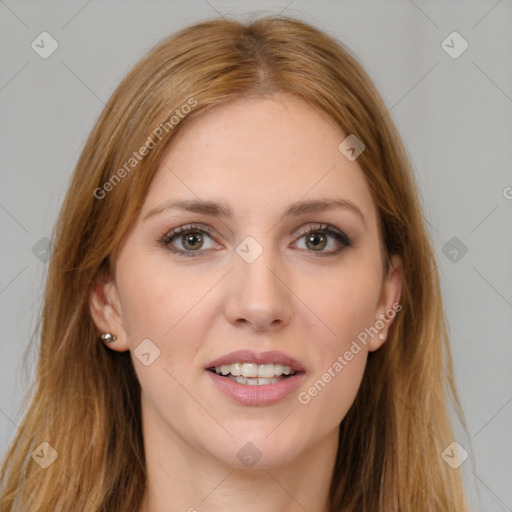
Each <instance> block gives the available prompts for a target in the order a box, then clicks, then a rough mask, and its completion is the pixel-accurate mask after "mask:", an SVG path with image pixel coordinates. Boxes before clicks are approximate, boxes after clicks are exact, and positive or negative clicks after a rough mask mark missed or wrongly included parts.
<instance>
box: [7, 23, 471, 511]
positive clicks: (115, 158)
mask: <svg viewBox="0 0 512 512" xmlns="http://www.w3.org/2000/svg"><path fill="white" fill-rule="evenodd" d="M54 244H55V250H54V254H53V256H52V260H51V263H50V268H49V274H48V282H47V288H46V295H45V304H44V311H43V316H42V327H41V351H40V355H39V363H38V368H37V378H36V383H35V387H34V390H33V394H32V395H31V396H32V401H31V404H30V406H29V408H28V410H27V412H26V415H25V418H24V419H23V422H22V423H21V425H20V430H19V433H18V435H17V437H16V438H15V440H14V442H13V445H12V447H11V448H10V451H9V452H8V454H7V456H6V458H5V462H4V465H3V467H2V473H1V480H2V493H1V499H0V503H1V507H0V509H1V510H2V511H21V510H23V511H26V510H30V511H31V512H35V511H48V510H52V511H53V510H63V511H69V510H87V511H89V510H90V511H93V510H94V511H96V510H101V511H105V512H106V511H108V512H113V511H127V510H130V511H137V512H148V511H151V512H160V511H164V510H165V511H168V510H190V511H193V510H198V511H201V510H204V511H207V510H215V511H220V510H233V509H235V508H236V509H237V510H238V509H243V510H269V511H278V510H286V511H295V510H308V511H319V512H325V511H336V512H338V511H339V512H341V511H343V512H349V511H358V512H370V511H372V512H374V511H391V510H393V511H395V510H396V511H398V510H401V511H405V510H414V511H425V512H426V511H429V512H431V511H443V512H446V511H457V512H459V511H465V510H467V506H466V503H465V498H464V496H463V492H462V484H461V477H460V474H459V472H458V470H456V469H453V468H452V467H450V466H449V465H448V464H447V463H446V462H445V461H444V460H443V458H442V456H441V454H442V453H443V450H445V449H446V448H447V447H448V446H449V445H450V443H452V441H453V434H452V430H451V426H450V422H449V417H448V413H447V398H449V397H446V396H445V389H449V390H450V392H451V398H452V399H453V401H454V404H455V406H456V408H457V411H458V412H459V414H460V416H461V417H462V413H461V412H460V405H459V402H458V398H457V394H456V391H455V387H454V381H453V375H452V370H451V359H450V350H449V344H448V337H447V333H446V329H445V323H444V313H443V305H442V301H441V294H440V289H439V281H438V275H437V270H436V266H435V261H434V257H433V252H432V249H431V243H430V241H429V238H428V235H427V231H426V229H425V226H424V221H423V218H422V211H421V207H420V202H419V199H418V195H417V191H416V185H415V182H414V179H413V177H412V173H411V170H410V164H409V162H408V159H407V156H406V153H405V151H404V148H403V145H402V143H401V141H400V139H399V137H398V134H397V131H396V128H395V127H394V125H393V123H392V121H391V119H390V116H388V115H387V111H386V108H385V106H384V104H383V101H382V100H381V98H380V96H379V95H378V93H377V91H376V90H375V88H374V86H373V85H372V83H371V80H370V79H369V77H368V75H367V74H366V73H365V71H364V70H363V69H362V68H361V66H360V64H358V63H357V61H356V60H355V59H354V58H353V57H352V56H351V55H350V54H349V52H348V51H347V50H346V49H345V48H344V47H343V45H341V44H340V43H338V42H336V41H334V40H333V39H332V38H330V37H329V36H327V35H326V34H324V33H322V32H320V31H319V30H317V29H315V28H313V27H311V26H309V25H307V24H305V23H303V22H300V21H297V20H294V19H291V18H286V17H267V18H262V19H258V20H255V21H253V22H251V23H249V24H247V25H244V24H242V23H240V22H237V21H233V20H229V21H228V20H214V21H207V22H203V23H199V24H196V25H194V26H191V27H188V28H186V29H184V30H182V31H180V32H179V33H177V34H175V35H173V36H171V37H169V38H167V39H166V40H164V41H163V42H161V43H160V44H159V45H157V47H155V48H154V49H153V50H152V51H151V52H150V53H149V54H148V55H147V56H146V57H145V58H144V59H143V60H142V61H141V62H140V63H138V64H137V65H136V66H135V68H134V69H133V70H132V71H131V72H130V73H129V74H128V76H127V77H126V78H125V79H124V81H123V82H122V83H121V84H120V86H119V87H118V88H117V90H116V91H115V93H114V94H113V96H112V98H111V99H110V101H109V103H108V105H107V106H106V108H105V109H104V111H103V113H102V115H101V117H100V119H99V121H98V122H97V124H96V126H95V127H94V129H93V131H92V133H91V135H90V137H89V139H88V141H87V144H86V146H85V148H84V150H83V152H82V155H81V157H80V159H79V161H78V164H77V167H76V170H75V173H74V175H73V180H72V183H71V185H70V188H69V191H68V194H67V196H66V199H65V202H64V205H63V207H62V210H61V213H60V217H59V220H58V224H57V227H56V233H55V236H54ZM445 384H448V388H445Z"/></svg>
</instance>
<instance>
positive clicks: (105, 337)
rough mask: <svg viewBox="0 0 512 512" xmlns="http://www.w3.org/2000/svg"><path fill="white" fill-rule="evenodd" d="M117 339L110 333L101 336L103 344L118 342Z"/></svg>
mask: <svg viewBox="0 0 512 512" xmlns="http://www.w3.org/2000/svg"><path fill="white" fill-rule="evenodd" d="M116 339H117V338H116V337H115V336H114V335H113V334H110V333H109V332H106V333H104V334H102V335H101V341H103V343H112V342H113V341H116Z"/></svg>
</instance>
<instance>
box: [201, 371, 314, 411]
mask: <svg viewBox="0 0 512 512" xmlns="http://www.w3.org/2000/svg"><path fill="white" fill-rule="evenodd" d="M206 373H207V374H208V375H209V376H210V378H211V379H212V380H213V382H214V383H215V384H216V385H217V386H218V388H219V389H220V390H221V391H222V392H223V393H224V394H225V395H227V396H228V397H229V398H232V399H233V400H235V401H236V402H238V403H240V404H242V405H271V404H275V403H276V402H279V400H282V399H283V398H286V397H287V396H289V395H291V394H292V393H293V392H294V391H296V389H297V388H298V387H299V386H300V385H301V383H302V381H303V380H304V378H305V376H306V374H305V373H304V372H299V373H296V374H295V375H293V376H291V377H287V378H286V379H283V380H280V381H279V382H276V383H274V384H263V385H261V386H249V385H247V384H239V383H238V382H235V381H234V380H231V379H228V378H227V377H221V376H220V375H217V374H216V373H214V372H211V371H210V370H206Z"/></svg>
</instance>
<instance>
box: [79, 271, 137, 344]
mask: <svg viewBox="0 0 512 512" xmlns="http://www.w3.org/2000/svg"><path fill="white" fill-rule="evenodd" d="M89 310H90V312H91V317H92V320H93V322H94V324H95V325H96V327H97V328H98V330H99V331H100V333H101V334H103V333H110V334H112V335H114V336H115V337H116V340H115V341H113V342H112V343H109V344H108V348H110V349H112V350H116V351H119V352H124V351H126V350H128V349H129V346H128V343H127V337H126V331H125V329H124V328H123V325H122V310H121V303H120V301H119V296H118V293H117V289H116V286H115V283H114V282H113V280H112V279H111V278H106V277H104V276H100V277H98V279H97V280H96V281H95V282H94V283H93V285H92V287H91V291H90V294H89Z"/></svg>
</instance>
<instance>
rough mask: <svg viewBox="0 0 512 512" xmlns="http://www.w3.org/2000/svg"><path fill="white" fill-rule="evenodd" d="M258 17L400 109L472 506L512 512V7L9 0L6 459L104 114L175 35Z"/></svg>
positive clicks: (0, 97) (2, 139) (0, 403)
mask: <svg viewBox="0 0 512 512" xmlns="http://www.w3.org/2000/svg"><path fill="white" fill-rule="evenodd" d="M254 10H258V11H264V12H266V13H278V12H281V11H283V12H285V13H286V14H289V15H293V16H297V17H300V18H302V19H304V20H305V21H309V22H311V23H313V24H316V25H317V26H319V27H320V28H322V29H324V30H326V31H327V32H328V33H330V34H331V35H334V36H335V37H337V38H339V39H340V40H341V41H343V42H344V43H345V44H346V45H347V46H348V47H349V48H350V49H351V50H352V51H353V52H354V54H355V55H356V56H357V58H358V59H359V60H360V62H361V63H362V64H363V66H364V67H365V68H366V69H367V71H368V72H369V74H370V76H371V77H372V78H373V80H374V81H375V84H376V85H377V87H378V89H379V91H380V92H381V94H382V96H383V97H384V100H385V101H386V103H387V105H388V107H389V108H390V110H391V115H392V116H393V119H394V120H395V122H396V123H397V125H398V128H399V131H400V133H401V135H402V137H403V138H404V141H405V144H406V147H407V150H408V152H409V155H410V157H411V159H412V161H413V164H414V169H415V172H416V175H417V178H418V181H419V185H420V189H421V195H422V200H423V203H424V207H425V210H426V214H427V217H428V219H429V229H430V230H431V232H432V235H433V239H434V242H435V249H436V254H437V257H438V262H439V267H440V273H441V279H442V286H443V295H444V299H445V302H446V308H447V316H448V321H449V328H450V334H451V338H452V348H453V354H454V364H455V374H456V379H457V385H458V388H459V391H460V395H461V398H462V403H463V406H464V409H465V413H466V417H467V424H468V430H469V435H470V438H468V437H467V436H466V435H465V434H464V432H463V430H462V429H461V428H460V426H459V425H456V440H457V442H459V443H460V444H461V445H462V446H463V447H464V448H465V449H466V450H467V451H468V452H469V458H468V460H467V461H466V462H465V463H464V464H463V465H462V466H461V469H462V470H463V473H464V478H465V481H466V485H467V488H468V492H469V494H470V496H471V500H472V505H473V509H474V510H475V511H493V512H499V511H512V486H511V485H510V483H511V482H512V457H511V454H512V449H511V448H512V428H511V427H512V374H511V370H510V368H511V363H512V343H511V336H510V332H511V329H512V286H511V285H512V270H511V268H512V265H511V263H512V236H511V235H512V229H511V228H512V222H511V221H512V171H511V166H510V164H511V161H512V149H511V148H512V73H511V68H512V58H511V57H512V55H511V53H512V52H511V50H512V32H511V27H512V1H511V0H501V1H495V0H493V1H483V0H482V1H473V2H467V1H466V2H442V1H436V2H434V1H423V2H421V1H420V0H415V1H412V0H400V1H398V0H397V1H376V0H374V1H359V2H356V1H348V0H343V1H337V2H334V1H326V0H324V1H317V2H313V1H303V0H295V1H291V2H289V1H288V2H247V1H243V2H235V1H231V2H228V1H217V0H215V1H211V2H206V1H205V0H193V1H175V2H170V1H167V2H164V1H146V2H142V1H137V2H133V1H131V2H126V1H125V2H114V1H99V0H92V1H82V2H76V1H67V2H49V1H48V2H37V1H30V2H28V1H17V2H15V1H13V0H5V1H2V0H0V39H1V44H0V51H1V70H0V103H1V108H2V116H1V121H0V130H1V133H0V145H1V149H0V159H1V189H0V226H1V246H0V247H1V249H0V251H1V253H0V258H1V265H0V308H1V309H0V315H1V316H0V329H1V332H0V340H1V341H0V343H1V357H0V384H1V385H0V453H1V454H3V453H4V452H5V450H6V448H7V444H8V441H9V440H10V439H11V438H12V436H13V435H14V433H15V431H16V429H17V426H16V424H17V423H19V420H20V410H19V407H20V403H21V398H22V396H23V392H24V390H25V389H26V387H27V384H28V382H29V381H30V377H31V372H32V368H33V362H34V355H33V353H32V356H31V358H29V365H28V366H27V367H24V366H23V365H22V356H23V352H24V350H25V349H26V348H27V347H28V346H29V339H30V335H31V333H32V331H33V329H34V326H35V321H36V317H37V312H38V311H39V308H40V304H41V296H42V291H43V284H44V279H45V274H46V266H47V264H46V262H45V261H44V260H45V255H47V252H45V248H46V245H45V241H44V238H45V237H50V236H51V231H52V228H53V225H54V222H55V219H56V215H57V212H58V208H59V206H60V203H61V201H62V199H63V196H64V193H65V190H66V187H67V184H68V180H69V178H70V174H71V172H72V169H73V167H74V165H75V163H76V160H77V158H78V156H79V154H80V151H81V149H82V147H83V145H84V143H85V139H86V137H87V135H88V133H89V131H90V130H91V129H92V127H93V124H94V122H95V120H96V119H97V117H98V116H99V114H100V112H101V110H102V108H103V106H104V104H105V102H106V101H107V99H108V98H109V96H110V95H111V94H112V92H113V90H114V89H115V87H116V86H117V84H118V83H119V82H120V80H121V79H122V77H123V76H124V75H125V74H126V73H127V71H128V70H129V69H130V68H131V67H132V65H133V64H134V63H135V62H136V61H137V60H139V59H140V58H141V57H142V56H143V54H144V53H145V52H146V51H147V50H148V49H149V48H150V47H151V46H152V45H153V44H155V43H156V42H158V41H159V40H160V39H161V38H163V37H164V36H166V35H168V34H169V33H171V32H173V31H175V30H177V29H179V28H181V27H183V26H185V25H188V24H191V23H193V22H195V21H197V20H199V19H203V18H209V17H217V16H221V15H222V16H226V15H245V14H247V13H248V12H252V11H254ZM43 31H47V32H49V33H50V34H51V35H52V37H53V38H54V39H55V40H57V41H58V44H59V47H58V49H57V50H56V51H55V53H53V54H52V55H51V56H50V57H49V58H47V59H42V58H41V57H40V56H39V55H38V54H37V53H36V52H35V51H34V50H33V49H32V48H31V43H32V41H34V40H35V39H36V38H37V37H38V36H39V34H40V33H41V32H43ZM453 31H457V32H458V33H460V34H461V36H462V37H463V38H464V39H465V40H466V41H467V42H468V44H469V47H468V49H467V50H466V51H465V52H464V53H462V54H461V55H460V56H459V57H458V58H452V57H450V56H449V55H448V54H447V53H446V51H445V50H444V49H443V47H442V42H443V41H444V40H445V39H446V38H447V36H448V35H449V34H451V33H452V32H453ZM449 44H451V43H449ZM454 45H455V49H457V48H460V44H459V42H455V43H454ZM507 187H509V188H507ZM453 237H456V239H457V240H458V241H457V240H455V241H453V240H452V239H453ZM41 239H43V241H41ZM450 240H452V243H454V244H455V245H454V246H450V245H446V244H447V243H448V242H449V241H450ZM36 244H39V245H36ZM457 244H458V247H457ZM461 244H463V245H461ZM34 246H36V249H33V248H34ZM443 247H444V248H445V249H444V252H443ZM464 247H466V248H467V253H465V254H463V249H464ZM37 248H39V249H40V251H39V252H38V251H37ZM454 248H455V250H456V254H455V253H454V252H453V249H454ZM461 248H462V250H461ZM34 251H35V252H36V254H34ZM418 407H421V404H418Z"/></svg>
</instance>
